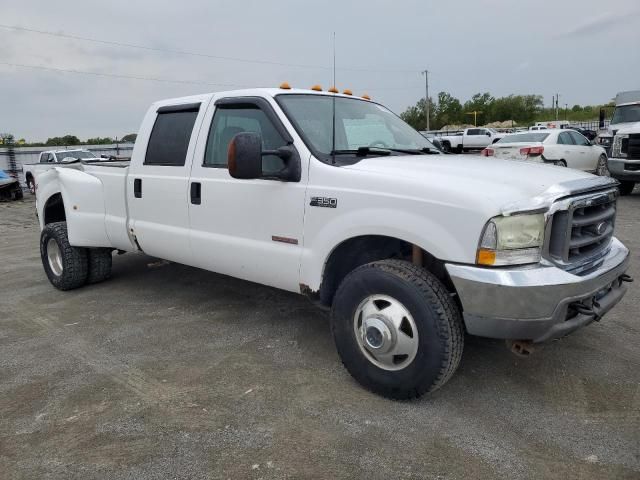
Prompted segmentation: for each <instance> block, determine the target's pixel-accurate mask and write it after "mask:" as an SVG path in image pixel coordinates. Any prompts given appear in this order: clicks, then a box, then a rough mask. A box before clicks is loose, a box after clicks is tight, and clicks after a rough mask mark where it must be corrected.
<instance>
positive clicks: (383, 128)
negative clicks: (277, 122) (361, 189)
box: [277, 94, 437, 159]
mask: <svg viewBox="0 0 640 480" xmlns="http://www.w3.org/2000/svg"><path fill="white" fill-rule="evenodd" d="M277 100H278V103H280V105H281V106H282V108H283V110H284V111H285V113H286V114H287V116H288V117H289V119H290V120H291V122H292V123H293V124H294V126H295V127H296V129H297V130H298V133H300V135H301V136H302V137H303V139H304V140H305V142H306V143H307V145H308V146H309V147H310V148H311V150H313V152H314V153H315V154H317V155H318V156H321V157H324V159H326V158H327V157H329V156H330V154H331V151H332V149H333V142H332V132H333V121H332V114H333V101H334V98H333V97H331V96H329V95H309V94H284V95H278V97H277ZM335 105H336V108H335V110H336V111H335V115H336V123H335V125H336V138H335V150H357V149H358V148H360V147H372V148H373V147H376V148H380V149H384V148H387V149H402V150H421V149H432V150H434V151H436V150H437V149H436V148H435V147H434V146H433V144H432V143H431V142H429V140H427V139H426V138H425V137H423V136H422V135H421V134H419V133H418V132H417V131H416V130H414V129H413V128H412V127H410V126H409V125H408V124H406V123H405V122H404V121H402V120H401V119H400V118H399V117H397V116H396V115H395V114H393V113H392V112H391V111H389V110H387V109H386V108H384V107H382V106H381V105H378V104H377V103H373V102H370V101H366V100H359V99H355V98H353V99H351V98H344V97H335Z"/></svg>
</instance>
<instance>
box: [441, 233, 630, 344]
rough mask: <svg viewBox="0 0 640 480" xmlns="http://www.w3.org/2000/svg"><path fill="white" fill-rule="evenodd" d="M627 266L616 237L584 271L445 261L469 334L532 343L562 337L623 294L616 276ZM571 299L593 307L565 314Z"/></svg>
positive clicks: (622, 246)
mask: <svg viewBox="0 0 640 480" xmlns="http://www.w3.org/2000/svg"><path fill="white" fill-rule="evenodd" d="M628 266H629V250H628V249H627V248H626V247H625V246H624V245H623V244H622V243H621V242H620V241H619V240H617V239H616V238H615V237H614V238H613V239H612V243H611V250H610V251H609V253H608V254H607V256H606V257H605V259H604V262H603V263H602V265H601V266H600V267H599V268H598V269H597V270H595V271H593V272H591V273H589V274H587V275H583V276H578V275H574V274H571V273H568V272H566V271H564V270H562V269H560V268H558V267H555V266H551V265H548V266H547V265H538V266H535V267H526V266H523V267H514V268H480V267H475V266H469V265H455V264H447V265H446V267H447V271H448V272H449V276H450V277H451V280H452V281H453V284H454V285H455V287H456V291H457V293H458V295H459V297H460V301H461V303H462V308H463V315H464V321H465V324H466V327H467V331H468V332H469V333H470V334H472V335H479V336H482V337H491V338H507V339H514V340H516V339H517V340H532V341H533V342H543V341H546V340H551V339H553V338H558V337H562V336H564V335H566V334H568V333H571V332H572V331H574V330H576V329H578V328H580V327H582V326H585V325H587V324H589V323H591V322H592V321H593V320H595V319H596V318H598V319H599V318H600V317H602V316H603V315H604V314H605V313H606V312H608V311H609V310H610V309H611V308H613V306H614V305H615V304H616V303H618V302H619V301H620V299H621V298H622V297H623V296H624V294H625V293H626V286H625V285H624V282H623V281H622V280H621V279H620V277H621V276H622V275H623V274H624V273H625V271H626V270H627V268H628ZM594 299H596V300H597V301H596V302H595V303H593V300H594ZM574 302H583V303H584V304H587V305H590V306H592V308H593V311H594V312H595V315H589V314H584V313H576V314H575V315H572V316H570V315H571V313H573V309H570V304H572V303H574ZM569 316H570V318H569Z"/></svg>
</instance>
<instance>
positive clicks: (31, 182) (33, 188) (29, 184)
mask: <svg viewBox="0 0 640 480" xmlns="http://www.w3.org/2000/svg"><path fill="white" fill-rule="evenodd" d="M27 187H29V191H30V192H31V194H32V195H35V194H36V183H35V181H34V180H33V177H32V176H31V175H29V176H28V177H27Z"/></svg>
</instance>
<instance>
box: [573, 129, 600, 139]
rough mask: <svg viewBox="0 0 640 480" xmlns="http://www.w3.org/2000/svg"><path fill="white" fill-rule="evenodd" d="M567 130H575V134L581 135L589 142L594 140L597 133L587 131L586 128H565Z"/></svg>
mask: <svg viewBox="0 0 640 480" xmlns="http://www.w3.org/2000/svg"><path fill="white" fill-rule="evenodd" d="M567 128H568V129H569V130H575V131H576V132H578V133H581V134H582V135H584V136H585V137H587V138H588V139H589V140H595V139H596V137H597V136H598V132H595V131H593V130H589V129H588V128H581V127H567Z"/></svg>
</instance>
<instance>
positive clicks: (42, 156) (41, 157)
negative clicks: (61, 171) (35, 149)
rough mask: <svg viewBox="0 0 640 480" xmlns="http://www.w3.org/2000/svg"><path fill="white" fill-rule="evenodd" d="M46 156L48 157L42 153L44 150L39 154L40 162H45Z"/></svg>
mask: <svg viewBox="0 0 640 480" xmlns="http://www.w3.org/2000/svg"><path fill="white" fill-rule="evenodd" d="M47 157H48V154H47V153H44V152H43V153H41V154H40V163H47Z"/></svg>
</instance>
